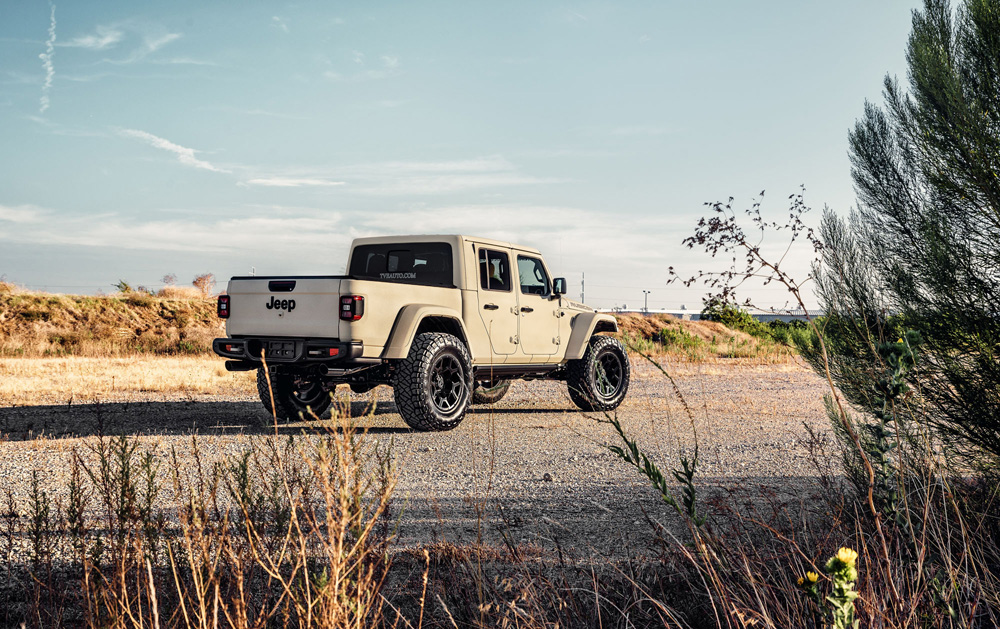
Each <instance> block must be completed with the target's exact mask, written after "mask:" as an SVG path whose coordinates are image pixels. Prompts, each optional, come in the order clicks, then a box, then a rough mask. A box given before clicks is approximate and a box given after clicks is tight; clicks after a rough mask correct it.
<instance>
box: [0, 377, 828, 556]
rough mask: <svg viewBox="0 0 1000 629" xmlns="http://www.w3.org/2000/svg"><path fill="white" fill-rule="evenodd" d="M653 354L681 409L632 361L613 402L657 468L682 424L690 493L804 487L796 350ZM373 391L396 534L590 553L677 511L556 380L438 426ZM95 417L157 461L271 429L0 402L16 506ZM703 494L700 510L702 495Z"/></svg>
mask: <svg viewBox="0 0 1000 629" xmlns="http://www.w3.org/2000/svg"><path fill="white" fill-rule="evenodd" d="M640 360H641V359H640ZM667 368H668V370H669V371H670V372H671V373H672V374H673V375H674V377H675V381H676V383H677V387H678V389H679V390H680V393H681V394H682V396H683V398H684V402H686V405H687V406H688V407H689V408H690V411H691V416H689V415H688V413H687V412H686V411H685V409H684V403H683V402H682V401H681V399H680V398H679V397H678V396H677V395H676V393H675V392H674V389H673V387H672V386H671V384H670V381H669V380H668V379H666V378H665V377H664V376H662V375H661V374H659V373H658V372H656V371H655V370H654V369H653V368H651V367H650V366H649V365H647V364H644V363H639V362H637V363H634V367H633V369H634V379H633V383H632V389H631V391H630V394H629V396H628V398H627V401H626V403H625V404H624V405H623V406H622V407H621V408H620V409H619V411H618V417H619V419H620V420H621V422H622V425H623V426H624V428H625V430H626V431H627V432H628V434H629V435H631V436H633V437H634V438H636V439H638V441H639V444H640V446H641V447H642V448H643V449H644V450H645V451H647V452H648V453H649V454H650V455H652V458H654V460H656V461H658V462H659V463H660V465H661V467H662V468H663V469H664V471H665V472H666V471H668V470H669V469H672V468H674V467H677V466H679V463H678V457H679V456H680V455H682V454H686V455H687V456H691V454H692V453H693V445H694V443H695V436H694V435H695V432H697V442H698V444H699V467H698V472H697V479H696V484H697V486H698V487H699V491H701V492H703V495H710V494H711V493H712V492H713V491H718V490H723V489H725V488H731V487H743V488H748V489H751V490H752V489H755V488H757V487H766V488H768V490H776V491H778V492H779V493H781V494H783V495H784V496H785V497H788V498H790V499H795V498H796V497H806V496H807V495H808V494H809V492H813V491H815V483H814V482H813V481H814V478H815V476H816V471H815V469H814V468H813V466H812V465H811V464H810V463H809V461H808V457H807V451H806V448H805V447H804V446H803V443H802V442H803V440H804V439H805V438H806V430H805V428H804V426H803V424H804V423H805V424H808V425H809V426H811V427H812V428H814V429H815V430H817V431H819V432H821V433H825V432H826V426H827V424H826V420H825V418H824V413H823V405H822V395H823V393H824V392H825V391H824V382H823V381H822V380H820V379H819V378H818V377H816V376H815V375H814V374H813V373H812V372H810V371H809V370H807V369H806V368H805V367H803V366H801V365H797V364H784V365H776V366H774V365H772V366H745V365H744V366H727V365H724V364H686V363H678V364H672V365H667ZM373 393H374V394H375V397H376V406H375V409H374V413H371V414H369V415H368V416H366V415H365V413H366V406H368V404H366V402H365V400H366V399H368V398H369V396H356V395H355V396H352V397H351V400H352V402H351V410H352V414H354V415H356V416H358V417H361V418H362V422H363V423H364V425H366V426H368V428H369V430H368V435H369V437H368V438H371V439H377V440H379V442H380V443H382V444H383V445H385V444H388V442H389V441H390V440H391V442H392V451H393V453H394V457H395V461H396V466H397V469H398V471H399V485H398V488H397V491H396V501H395V506H394V508H395V513H396V515H397V516H398V517H399V541H400V543H401V544H403V545H410V544H415V543H420V542H425V541H428V540H432V539H446V540H449V541H453V542H472V541H475V540H476V538H477V536H478V535H482V536H483V537H484V538H485V540H486V541H487V542H491V543H499V540H500V531H507V532H508V533H509V535H510V536H511V538H512V539H513V540H514V541H524V542H537V543H539V544H541V545H543V546H545V547H547V548H552V547H553V544H555V543H558V544H559V546H560V547H561V548H566V549H571V550H570V552H574V553H577V554H579V555H587V554H590V553H597V554H598V555H603V554H605V553H608V552H611V553H614V552H616V551H618V550H621V549H625V548H637V547H639V548H641V547H642V543H643V541H644V540H646V539H648V537H649V535H650V530H649V529H650V527H649V526H648V525H646V524H645V522H644V520H645V514H648V515H649V516H650V517H652V518H654V519H658V520H661V521H663V522H666V523H667V524H668V525H669V526H674V525H676V519H675V518H674V517H673V516H672V514H671V510H670V508H669V507H667V506H666V505H665V504H664V503H663V502H662V501H661V500H660V498H659V496H658V495H657V494H656V493H655V492H654V491H653V490H652V489H651V488H650V487H649V485H648V483H647V482H646V481H645V480H644V479H643V478H641V477H640V476H639V475H638V473H637V472H635V470H632V469H630V468H628V467H627V466H626V465H625V464H624V463H623V462H622V461H621V460H620V459H617V458H616V457H615V456H614V455H612V454H611V453H610V452H609V451H608V450H607V449H606V448H605V447H604V446H605V445H607V444H614V443H618V439H617V437H616V435H615V434H614V431H613V429H612V427H611V426H609V425H608V424H607V423H602V422H600V421H599V418H597V417H595V416H593V415H588V414H585V413H581V412H579V411H578V410H576V408H575V407H574V406H573V404H572V403H571V402H570V401H569V399H568V397H567V395H566V393H565V385H564V384H562V383H555V382H551V383H550V382H518V383H515V384H514V386H513V387H512V388H511V390H510V392H509V393H508V395H507V397H506V398H504V399H503V400H502V401H501V402H500V403H498V404H497V405H495V406H494V407H477V408H475V409H474V410H473V411H472V412H471V413H470V414H469V415H468V416H467V418H466V419H465V421H464V422H463V423H462V424H461V426H459V427H458V428H457V429H456V430H454V431H451V432H447V433H415V432H412V431H410V430H409V429H408V428H407V426H406V425H405V424H404V423H403V421H402V419H401V418H400V417H399V415H398V414H397V412H396V408H395V404H394V403H393V402H392V395H391V391H390V390H389V389H388V388H386V387H380V388H378V389H376V390H375V391H374V392H373ZM369 395H370V394H369ZM692 417H693V421H692V419H691V418H692ZM331 426H332V422H331V421H329V420H326V421H319V422H308V423H307V422H300V423H292V424H283V425H280V426H278V427H277V431H278V432H279V433H281V434H285V435H292V436H293V438H307V437H308V436H309V435H312V434H317V433H321V432H322V431H324V430H327V429H329V428H330V427H331ZM101 431H103V432H104V433H106V434H112V433H119V432H125V433H127V434H131V435H137V436H138V437H139V438H140V439H141V440H142V442H143V444H144V446H146V447H149V448H154V449H155V451H156V453H157V456H158V457H160V459H161V461H162V462H163V463H167V462H168V461H169V459H168V454H169V451H170V449H171V448H176V449H177V451H178V452H179V453H180V454H181V456H182V460H184V458H183V457H186V456H188V455H189V454H190V451H191V443H192V436H193V435H197V439H198V445H199V448H200V450H201V452H202V453H203V454H204V455H205V457H206V458H207V459H208V460H209V461H210V460H211V459H213V458H215V459H218V458H221V457H223V456H225V455H229V454H234V453H237V452H239V451H241V450H242V449H244V448H245V447H246V444H247V440H248V438H249V437H250V436H252V435H263V434H273V433H274V431H275V427H274V426H272V425H271V424H269V417H268V416H267V414H266V413H265V411H264V409H263V407H262V406H261V404H260V403H259V402H258V401H257V400H256V399H253V398H250V397H249V396H234V395H228V396H219V395H192V394H189V395H177V394H162V393H148V394H142V393H136V394H134V395H130V396H129V399H128V400H127V401H116V402H108V403H86V404H78V403H75V402H70V403H66V404H59V405H44V406H15V407H2V408H0V433H2V435H3V441H0V487H7V488H10V489H12V491H13V492H14V495H15V497H16V498H17V500H18V502H19V504H26V502H25V501H26V497H27V495H28V491H29V488H30V479H31V473H32V471H33V470H35V471H38V473H39V477H40V478H41V482H42V484H43V486H44V487H47V488H48V489H49V490H50V491H51V492H53V494H54V495H56V496H59V495H61V493H62V492H65V486H66V474H67V472H66V470H67V461H68V459H69V452H70V451H71V449H72V448H74V447H76V448H81V447H85V444H86V442H87V441H88V440H91V439H92V438H93V435H95V434H97V433H98V432H101ZM477 505H479V506H480V507H481V508H479V509H477ZM704 508H705V509H706V510H709V511H710V510H711V506H710V505H709V504H708V503H707V502H706V503H704ZM636 543H638V544H636Z"/></svg>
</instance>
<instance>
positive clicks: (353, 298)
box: [340, 295, 365, 321]
mask: <svg viewBox="0 0 1000 629" xmlns="http://www.w3.org/2000/svg"><path fill="white" fill-rule="evenodd" d="M364 314H365V298H364V297H362V296H361V295H344V296H343V297H341V298H340V318H341V319H343V320H344V321H357V320H358V319H360V318H361V317H362V316H364Z"/></svg>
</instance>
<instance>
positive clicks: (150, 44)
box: [144, 33, 181, 52]
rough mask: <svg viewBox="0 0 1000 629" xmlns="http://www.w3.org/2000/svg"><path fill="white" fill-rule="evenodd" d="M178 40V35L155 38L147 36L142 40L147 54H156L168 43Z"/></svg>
mask: <svg viewBox="0 0 1000 629" xmlns="http://www.w3.org/2000/svg"><path fill="white" fill-rule="evenodd" d="M180 38H181V34H180V33H167V34H165V35H157V36H155V37H152V36H147V37H145V38H144V42H145V44H146V50H147V52H156V51H157V50H159V49H160V48H163V47H164V46H166V45H167V44H169V43H170V42H174V41H177V40H178V39H180Z"/></svg>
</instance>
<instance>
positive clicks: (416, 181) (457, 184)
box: [339, 156, 565, 196]
mask: <svg viewBox="0 0 1000 629" xmlns="http://www.w3.org/2000/svg"><path fill="white" fill-rule="evenodd" d="M339 176H340V177H343V178H345V179H347V180H348V181H350V182H352V186H351V190H352V191H353V192H358V193H362V194H373V195H400V196H409V195H429V194H447V193H454V192H465V191H469V190H477V189H489V188H500V187H509V186H523V185H536V184H542V183H562V182H563V181H565V180H562V179H554V178H545V177H535V176H533V175H527V174H524V173H520V172H518V171H517V170H516V169H515V168H514V166H513V165H512V164H511V163H510V162H508V161H507V160H505V159H504V158H502V157H499V156H492V157H483V158H478V159H469V160H455V161H445V162H385V163H380V164H367V165H361V166H352V167H347V168H344V169H342V170H341V172H340V175H339Z"/></svg>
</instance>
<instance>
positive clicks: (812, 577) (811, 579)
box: [806, 572, 819, 583]
mask: <svg viewBox="0 0 1000 629" xmlns="http://www.w3.org/2000/svg"><path fill="white" fill-rule="evenodd" d="M806 578H807V579H809V582H810V583H816V581H818V580H819V575H818V574H816V573H815V572H807V573H806Z"/></svg>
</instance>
